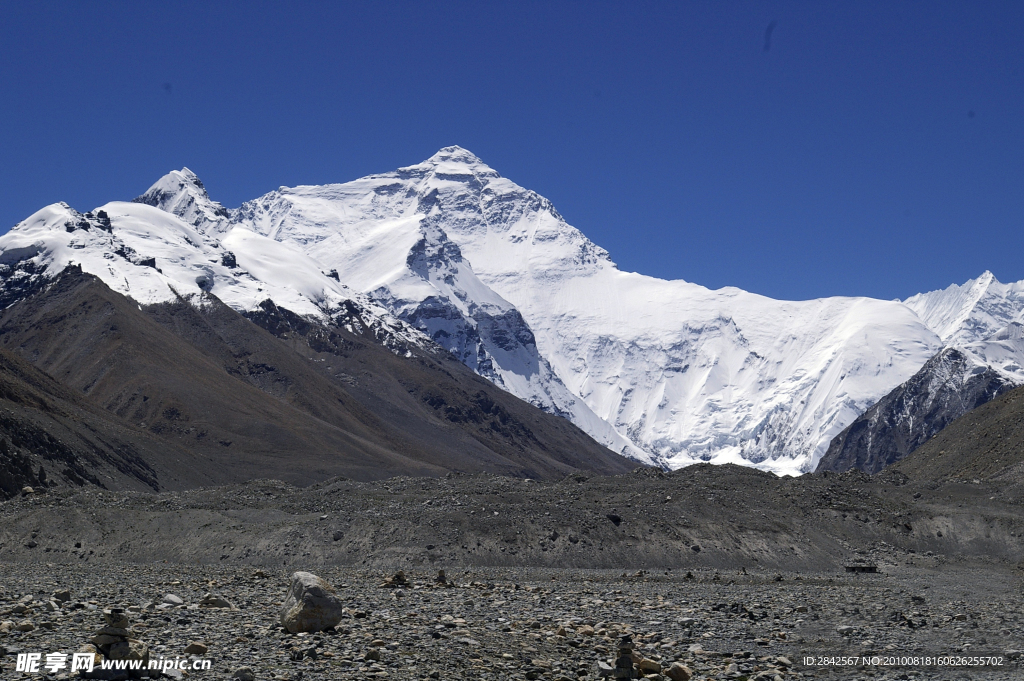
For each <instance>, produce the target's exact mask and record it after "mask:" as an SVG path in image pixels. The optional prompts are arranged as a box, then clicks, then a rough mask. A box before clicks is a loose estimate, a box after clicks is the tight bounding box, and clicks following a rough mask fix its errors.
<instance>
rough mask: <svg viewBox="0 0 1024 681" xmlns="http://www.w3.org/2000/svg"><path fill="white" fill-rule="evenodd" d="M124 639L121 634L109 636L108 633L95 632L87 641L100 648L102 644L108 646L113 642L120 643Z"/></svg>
mask: <svg viewBox="0 0 1024 681" xmlns="http://www.w3.org/2000/svg"><path fill="white" fill-rule="evenodd" d="M123 640H124V637H123V636H111V635H109V634H97V635H96V636H93V637H92V638H91V639H89V643H91V644H93V645H94V646H97V647H99V648H102V647H103V646H109V645H112V644H114V643H120V642H121V641H123Z"/></svg>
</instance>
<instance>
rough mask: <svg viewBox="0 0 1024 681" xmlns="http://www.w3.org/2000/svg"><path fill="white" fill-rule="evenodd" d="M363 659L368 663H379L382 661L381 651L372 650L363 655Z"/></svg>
mask: <svg viewBox="0 0 1024 681" xmlns="http://www.w3.org/2000/svg"><path fill="white" fill-rule="evenodd" d="M363 659H364V660H366V661H368V662H369V661H374V662H379V661H380V651H379V650H377V649H376V648H370V649H368V650H367V651H366V652H365V653H363Z"/></svg>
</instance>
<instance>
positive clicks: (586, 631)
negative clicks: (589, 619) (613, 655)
mask: <svg viewBox="0 0 1024 681" xmlns="http://www.w3.org/2000/svg"><path fill="white" fill-rule="evenodd" d="M576 633H577V634H579V635H580V636H593V635H594V627H592V626H590V625H589V624H584V625H583V626H582V627H580V628H578V629H577V630H576Z"/></svg>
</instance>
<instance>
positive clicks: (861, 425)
mask: <svg viewBox="0 0 1024 681" xmlns="http://www.w3.org/2000/svg"><path fill="white" fill-rule="evenodd" d="M905 302H906V304H907V305H908V306H909V307H910V308H911V309H913V310H914V311H915V312H917V314H918V315H919V316H920V317H921V318H922V319H923V320H924V321H925V323H927V324H928V325H929V326H930V327H931V328H932V329H933V330H934V331H935V332H936V333H937V334H938V335H939V337H940V338H941V339H942V340H943V342H944V343H945V347H944V348H943V349H942V350H941V351H940V352H939V353H938V354H936V355H935V357H933V358H932V359H930V360H928V362H927V363H926V364H925V365H924V366H923V367H922V368H921V370H920V371H918V372H917V373H916V374H914V376H912V377H911V378H910V379H909V380H907V381H906V382H905V383H902V384H901V385H899V386H897V387H896V388H895V389H894V390H893V391H892V392H890V393H889V394H887V395H886V396H885V397H883V398H882V399H880V400H879V401H878V402H877V403H876V404H875V405H874V406H873V407H871V409H869V410H868V411H867V412H865V413H864V414H862V415H861V416H859V417H858V418H857V419H855V420H854V421H853V422H852V423H851V424H850V425H849V426H848V427H847V428H846V429H844V430H843V431H842V432H841V433H840V434H839V435H838V436H836V438H835V439H834V440H833V441H832V442H831V443H830V445H829V448H828V451H827V452H826V454H825V456H824V457H823V458H822V460H821V461H820V462H819V465H818V468H819V469H822V470H837V471H838V470H846V469H847V468H850V467H852V466H856V467H857V468H860V469H861V470H864V471H866V472H869V473H875V472H877V471H879V470H881V469H882V468H883V467H885V466H887V465H889V464H891V463H893V462H895V461H898V460H899V459H901V458H903V457H904V456H906V455H907V454H910V453H911V452H913V451H914V450H915V449H917V447H919V446H920V445H922V444H924V442H925V441H926V440H928V438H930V437H932V436H933V435H935V434H936V433H938V432H939V431H940V430H942V429H943V428H945V427H946V426H947V425H949V424H950V423H952V422H953V421H954V420H955V419H958V418H960V417H961V416H963V415H964V414H966V413H967V412H968V411H971V410H972V409H975V408H977V407H979V406H981V405H982V404H985V403H986V402H988V401H990V400H992V399H993V398H995V397H997V396H999V395H1001V394H1002V393H1004V392H1006V391H1008V390H1012V389H1013V388H1015V387H1017V386H1019V385H1024V324H1022V323H1021V319H1022V314H1024V313H1022V310H1024V282H1018V283H1015V284H1002V283H1000V282H998V281H996V279H995V277H994V276H993V275H992V273H991V272H985V273H984V274H983V275H982V276H980V277H978V278H977V279H972V280H971V281H968V282H967V283H966V284H964V285H962V286H957V285H955V284H954V285H953V286H950V287H948V288H947V289H945V290H942V291H931V292H929V293H921V294H918V295H916V296H913V297H911V298H908V299H907V300H906V301H905Z"/></svg>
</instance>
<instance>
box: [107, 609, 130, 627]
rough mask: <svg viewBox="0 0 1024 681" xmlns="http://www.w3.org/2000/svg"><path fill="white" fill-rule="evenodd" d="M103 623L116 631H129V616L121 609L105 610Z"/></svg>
mask: <svg viewBox="0 0 1024 681" xmlns="http://www.w3.org/2000/svg"><path fill="white" fill-rule="evenodd" d="M103 621H104V622H106V623H107V626H108V627H114V628H115V629H127V628H128V627H129V625H130V623H129V622H128V616H127V615H125V614H124V610H122V609H121V608H109V609H107V610H104V611H103Z"/></svg>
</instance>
